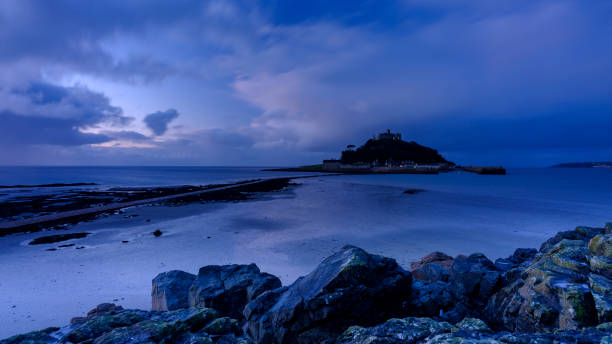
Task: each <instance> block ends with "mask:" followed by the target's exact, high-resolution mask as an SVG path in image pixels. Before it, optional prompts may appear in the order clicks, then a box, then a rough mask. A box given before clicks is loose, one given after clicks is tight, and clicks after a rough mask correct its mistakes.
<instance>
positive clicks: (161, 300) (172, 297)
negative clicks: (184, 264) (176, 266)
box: [151, 270, 196, 311]
mask: <svg viewBox="0 0 612 344" xmlns="http://www.w3.org/2000/svg"><path fill="white" fill-rule="evenodd" d="M195 279H196V276H195V275H194V274H190V273H187V272H184V271H180V270H172V271H168V272H163V273H161V274H159V275H157V276H155V278H154V279H153V281H152V284H153V288H152V291H151V305H152V309H153V310H154V311H171V310H175V309H181V308H187V307H189V288H191V285H192V284H193V282H194V281H195Z"/></svg>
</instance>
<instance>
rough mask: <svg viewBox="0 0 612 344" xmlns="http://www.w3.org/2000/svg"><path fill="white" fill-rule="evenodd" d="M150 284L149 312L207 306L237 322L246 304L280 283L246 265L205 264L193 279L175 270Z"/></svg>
mask: <svg viewBox="0 0 612 344" xmlns="http://www.w3.org/2000/svg"><path fill="white" fill-rule="evenodd" d="M152 285H153V288H152V292H151V301H152V302H151V303H152V309H153V310H158V311H168V310H176V309H181V308H188V307H209V308H214V309H216V310H217V311H218V312H220V313H221V314H223V315H226V316H229V317H233V318H236V319H240V318H242V310H243V308H244V306H245V305H246V304H247V303H249V302H251V301H252V300H254V299H255V298H256V297H257V296H259V295H260V294H262V293H263V292H264V291H267V290H272V289H276V288H279V287H280V286H281V282H280V280H279V279H278V277H276V276H273V275H270V274H268V273H262V272H261V271H259V268H258V267H257V265H255V264H250V265H209V266H205V267H202V268H201V269H200V271H199V272H198V275H197V276H196V275H193V274H190V273H187V272H184V271H179V270H173V271H168V272H164V273H161V274H159V275H157V276H156V277H155V278H154V279H153V282H152Z"/></svg>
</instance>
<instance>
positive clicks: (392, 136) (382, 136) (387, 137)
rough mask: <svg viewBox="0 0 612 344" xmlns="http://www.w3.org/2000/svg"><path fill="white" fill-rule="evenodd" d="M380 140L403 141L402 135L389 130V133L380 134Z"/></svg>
mask: <svg viewBox="0 0 612 344" xmlns="http://www.w3.org/2000/svg"><path fill="white" fill-rule="evenodd" d="M378 139H379V140H397V141H400V140H401V139H402V134H400V133H392V132H391V130H390V129H387V132H384V133H380V134H378Z"/></svg>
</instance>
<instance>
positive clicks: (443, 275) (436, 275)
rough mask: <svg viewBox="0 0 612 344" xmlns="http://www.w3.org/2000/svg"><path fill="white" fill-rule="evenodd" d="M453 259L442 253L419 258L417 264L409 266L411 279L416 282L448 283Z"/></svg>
mask: <svg viewBox="0 0 612 344" xmlns="http://www.w3.org/2000/svg"><path fill="white" fill-rule="evenodd" d="M453 261H454V260H453V258H452V257H450V256H448V255H446V254H444V253H442V252H433V253H430V254H428V255H426V256H425V257H423V258H421V260H420V261H419V262H415V263H412V264H410V269H411V272H412V277H413V278H414V279H417V280H422V281H429V282H436V281H443V282H446V281H448V277H449V271H450V267H451V266H452V265H453Z"/></svg>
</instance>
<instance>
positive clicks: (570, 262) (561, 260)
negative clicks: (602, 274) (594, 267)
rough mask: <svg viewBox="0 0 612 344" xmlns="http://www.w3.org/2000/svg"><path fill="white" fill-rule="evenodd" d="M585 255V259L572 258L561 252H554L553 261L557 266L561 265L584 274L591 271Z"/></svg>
mask: <svg viewBox="0 0 612 344" xmlns="http://www.w3.org/2000/svg"><path fill="white" fill-rule="evenodd" d="M584 257H585V256H583V257H582V258H583V261H581V260H575V259H572V258H571V257H569V256H566V255H561V254H553V255H552V256H551V259H552V261H553V263H554V264H555V265H557V266H560V267H562V268H565V269H569V270H572V271H576V272H579V273H582V274H587V273H589V265H588V264H587V263H586V260H585V258H584Z"/></svg>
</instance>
